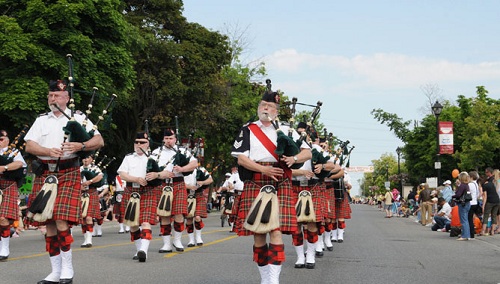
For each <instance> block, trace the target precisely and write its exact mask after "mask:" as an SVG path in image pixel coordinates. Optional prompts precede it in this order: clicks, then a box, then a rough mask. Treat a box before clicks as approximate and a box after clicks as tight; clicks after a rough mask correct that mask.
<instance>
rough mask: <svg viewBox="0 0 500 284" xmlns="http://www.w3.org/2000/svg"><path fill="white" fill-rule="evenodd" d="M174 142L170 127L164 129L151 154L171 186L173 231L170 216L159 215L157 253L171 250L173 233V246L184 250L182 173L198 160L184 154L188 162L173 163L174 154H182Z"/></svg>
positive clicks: (184, 202)
mask: <svg viewBox="0 0 500 284" xmlns="http://www.w3.org/2000/svg"><path fill="white" fill-rule="evenodd" d="M176 143H177V138H176V136H175V132H174V131H172V129H166V130H165V131H164V133H163V146H162V147H160V148H157V149H155V150H154V151H153V154H152V155H154V156H156V157H159V161H158V165H159V166H164V170H163V171H162V173H161V175H162V178H163V179H167V184H169V185H170V184H171V185H172V188H173V201H172V211H171V215H172V216H173V217H174V218H173V219H174V231H173V232H172V224H171V216H160V235H161V236H162V239H163V246H162V247H161V248H160V250H159V253H168V252H172V240H171V238H170V236H171V235H173V239H174V240H173V246H174V247H175V249H176V251H184V246H183V245H182V242H181V237H182V231H184V216H186V215H187V192H186V183H185V182H184V175H183V173H188V172H192V171H193V170H194V169H196V167H198V160H197V159H196V158H195V157H193V156H189V157H187V156H186V158H187V159H188V160H189V162H188V164H187V165H185V166H179V165H174V163H173V162H170V161H173V160H174V158H175V155H177V154H179V155H183V154H182V153H181V152H182V151H183V149H181V148H180V147H179V146H178V145H176ZM205 210H206V209H205Z"/></svg>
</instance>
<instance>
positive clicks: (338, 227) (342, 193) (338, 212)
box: [332, 169, 352, 243]
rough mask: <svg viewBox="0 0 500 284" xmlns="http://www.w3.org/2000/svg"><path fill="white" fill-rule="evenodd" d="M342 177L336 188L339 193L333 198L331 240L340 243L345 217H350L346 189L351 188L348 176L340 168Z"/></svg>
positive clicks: (342, 236) (342, 240)
mask: <svg viewBox="0 0 500 284" xmlns="http://www.w3.org/2000/svg"><path fill="white" fill-rule="evenodd" d="M342 174H343V176H342V178H341V180H340V182H341V184H339V186H340V188H339V189H338V190H337V192H339V194H337V197H336V199H335V216H336V219H335V221H334V222H333V231H332V241H334V242H338V243H342V242H344V230H345V227H346V225H345V219H351V212H352V211H351V206H350V205H349V198H348V194H349V193H348V190H349V189H351V187H352V186H351V181H350V177H349V175H348V174H347V172H345V170H344V169H342Z"/></svg>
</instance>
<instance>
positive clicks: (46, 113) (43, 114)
mask: <svg viewBox="0 0 500 284" xmlns="http://www.w3.org/2000/svg"><path fill="white" fill-rule="evenodd" d="M48 114H49V113H48V112H45V113H42V114H39V115H38V117H41V116H45V115H48Z"/></svg>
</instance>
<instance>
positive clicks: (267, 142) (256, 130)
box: [248, 123, 292, 179]
mask: <svg viewBox="0 0 500 284" xmlns="http://www.w3.org/2000/svg"><path fill="white" fill-rule="evenodd" d="M248 128H249V129H250V131H252V133H253V134H254V135H255V137H257V139H258V140H259V141H260V143H262V145H264V147H265V148H266V149H267V151H269V153H271V155H273V157H274V158H275V159H276V161H278V163H279V165H280V167H281V168H282V169H283V171H285V177H287V178H289V179H291V178H292V170H291V169H290V168H288V167H287V166H286V164H285V163H284V162H282V161H280V158H279V157H278V155H277V154H276V153H274V151H275V150H276V145H274V143H273V142H272V141H271V139H269V137H267V135H266V134H265V133H264V132H263V131H262V129H260V127H259V126H258V125H257V124H253V123H252V124H250V125H249V126H248Z"/></svg>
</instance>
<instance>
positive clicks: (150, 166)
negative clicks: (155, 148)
mask: <svg viewBox="0 0 500 284" xmlns="http://www.w3.org/2000/svg"><path fill="white" fill-rule="evenodd" d="M144 131H145V132H146V135H147V136H148V140H149V145H152V142H153V141H152V140H151V136H150V135H149V121H148V120H146V121H145V123H144ZM162 150H163V144H162V145H161V146H160V152H159V154H158V156H157V157H156V159H155V158H154V156H153V155H152V154H151V147H150V148H148V151H147V152H146V151H144V149H142V148H141V151H142V152H143V153H144V155H146V156H147V157H148V163H147V164H146V173H151V172H153V173H159V172H161V171H163V169H164V168H165V167H160V166H159V165H158V162H159V160H160V155H161V152H162ZM162 182H163V180H161V179H153V180H150V181H148V186H160V185H161V184H162Z"/></svg>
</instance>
